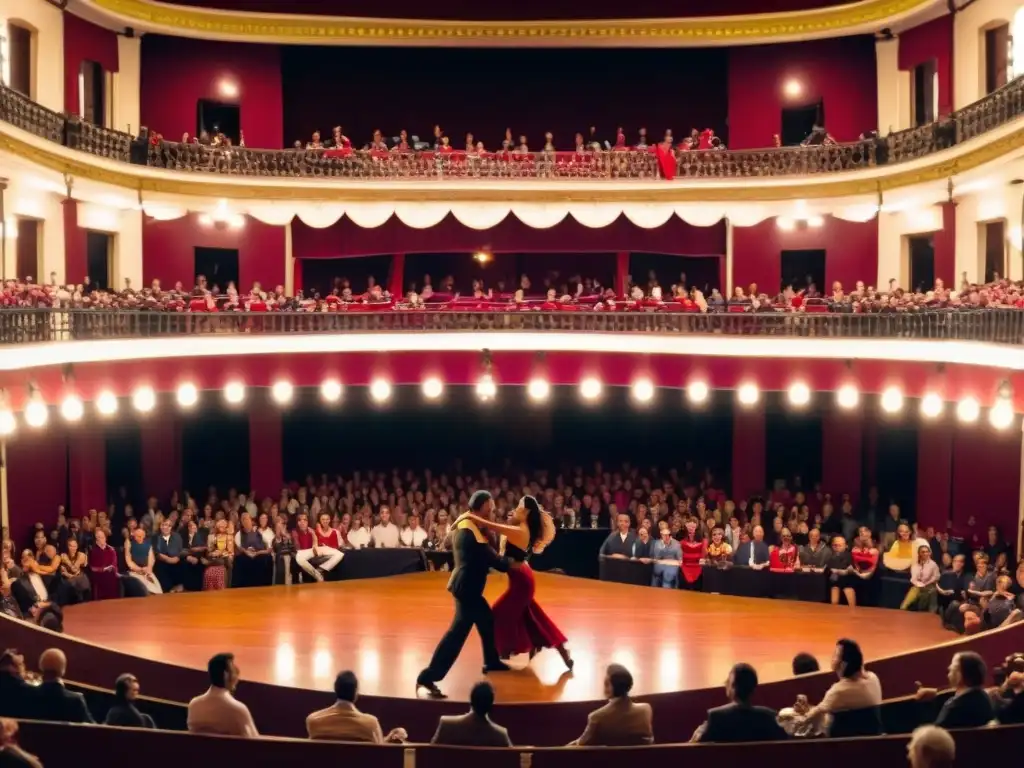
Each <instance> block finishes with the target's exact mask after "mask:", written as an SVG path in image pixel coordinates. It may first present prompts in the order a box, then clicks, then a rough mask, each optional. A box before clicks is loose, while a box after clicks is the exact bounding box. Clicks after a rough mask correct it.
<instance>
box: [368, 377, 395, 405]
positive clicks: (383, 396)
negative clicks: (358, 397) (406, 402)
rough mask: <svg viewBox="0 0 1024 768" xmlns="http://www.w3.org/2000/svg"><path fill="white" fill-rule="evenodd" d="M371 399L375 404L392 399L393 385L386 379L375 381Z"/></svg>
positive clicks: (371, 388)
mask: <svg viewBox="0 0 1024 768" xmlns="http://www.w3.org/2000/svg"><path fill="white" fill-rule="evenodd" d="M370 397H372V398H373V401H374V402H375V403H383V402H384V401H386V400H387V399H388V398H389V397H391V383H390V382H389V381H387V380H386V379H374V380H373V382H372V383H371V384H370Z"/></svg>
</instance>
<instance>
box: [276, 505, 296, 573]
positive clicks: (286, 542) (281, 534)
mask: <svg viewBox="0 0 1024 768" xmlns="http://www.w3.org/2000/svg"><path fill="white" fill-rule="evenodd" d="M270 546H271V548H272V549H273V552H274V583H275V584H284V585H285V586H291V583H292V563H293V562H295V539H293V538H292V535H291V534H290V533H289V532H288V524H287V523H285V521H284V520H279V521H278V523H277V525H276V526H275V527H274V538H273V539H272V540H271V542H270Z"/></svg>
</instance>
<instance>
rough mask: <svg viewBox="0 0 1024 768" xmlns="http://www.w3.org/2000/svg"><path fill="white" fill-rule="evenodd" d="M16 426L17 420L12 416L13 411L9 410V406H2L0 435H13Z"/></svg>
mask: <svg viewBox="0 0 1024 768" xmlns="http://www.w3.org/2000/svg"><path fill="white" fill-rule="evenodd" d="M17 428H18V422H17V420H16V419H15V418H14V413H12V412H11V410H10V408H4V409H3V410H2V411H0V437H7V436H8V435H13V434H14V432H15V430H16V429H17Z"/></svg>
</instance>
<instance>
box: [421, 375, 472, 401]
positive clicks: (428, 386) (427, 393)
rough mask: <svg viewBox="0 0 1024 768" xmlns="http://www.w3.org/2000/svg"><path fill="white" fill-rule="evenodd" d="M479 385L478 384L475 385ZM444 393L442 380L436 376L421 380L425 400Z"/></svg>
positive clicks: (435, 397) (434, 398) (433, 398)
mask: <svg viewBox="0 0 1024 768" xmlns="http://www.w3.org/2000/svg"><path fill="white" fill-rule="evenodd" d="M477 386H478V387H479V385H477ZM443 394H444V382H443V381H441V380H440V379H439V378H437V376H431V377H430V378H429V379H425V380H424V381H423V396H424V397H425V398H427V400H437V398H439V397H440V396H441V395H443Z"/></svg>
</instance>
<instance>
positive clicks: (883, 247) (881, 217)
mask: <svg viewBox="0 0 1024 768" xmlns="http://www.w3.org/2000/svg"><path fill="white" fill-rule="evenodd" d="M901 219H902V217H901V216H900V214H898V213H884V212H882V211H879V212H878V273H877V274H876V276H875V285H877V286H879V287H880V288H881V287H884V286H887V285H889V280H890V278H893V277H895V278H896V280H897V282H898V283H899V285H907V281H904V280H903V277H902V276H903V272H904V271H905V270H904V269H903V262H904V261H905V259H904V258H903V250H904V245H905V244H904V241H903V231H902V228H901ZM908 274H909V271H908Z"/></svg>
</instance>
